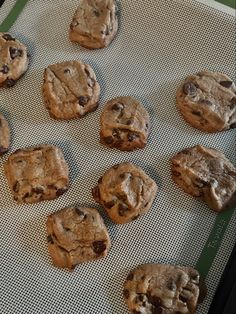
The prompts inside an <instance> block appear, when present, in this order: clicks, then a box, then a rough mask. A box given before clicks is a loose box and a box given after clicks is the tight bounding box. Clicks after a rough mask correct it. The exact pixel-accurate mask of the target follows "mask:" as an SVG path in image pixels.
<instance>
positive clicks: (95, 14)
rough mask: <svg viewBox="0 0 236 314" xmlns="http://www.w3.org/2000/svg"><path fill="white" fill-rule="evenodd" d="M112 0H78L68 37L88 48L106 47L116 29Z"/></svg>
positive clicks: (116, 11)
mask: <svg viewBox="0 0 236 314" xmlns="http://www.w3.org/2000/svg"><path fill="white" fill-rule="evenodd" d="M117 13H118V9H117V6H116V1H114V0H80V1H79V7H78V9H77V10H76V12H75V14H74V17H73V20H72V22H71V24H70V31H69V38H70V40H71V41H72V42H77V43H79V44H80V45H81V46H83V47H85V48H89V49H96V48H103V47H107V46H108V45H109V44H110V43H111V41H112V40H113V38H114V37H115V35H116V33H117V29H118V17H117V15H118V14H117Z"/></svg>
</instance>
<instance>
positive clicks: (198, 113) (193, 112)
mask: <svg viewBox="0 0 236 314" xmlns="http://www.w3.org/2000/svg"><path fill="white" fill-rule="evenodd" d="M192 114H194V115H195V116H198V117H201V112H199V111H194V110H193V111H192Z"/></svg>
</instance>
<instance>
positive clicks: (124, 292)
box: [123, 289, 129, 299]
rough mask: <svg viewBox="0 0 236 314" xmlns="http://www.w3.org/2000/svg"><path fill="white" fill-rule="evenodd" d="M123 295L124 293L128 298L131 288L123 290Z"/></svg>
mask: <svg viewBox="0 0 236 314" xmlns="http://www.w3.org/2000/svg"><path fill="white" fill-rule="evenodd" d="M123 295H124V297H125V298H126V299H128V298H129V290H127V289H125V290H124V291H123Z"/></svg>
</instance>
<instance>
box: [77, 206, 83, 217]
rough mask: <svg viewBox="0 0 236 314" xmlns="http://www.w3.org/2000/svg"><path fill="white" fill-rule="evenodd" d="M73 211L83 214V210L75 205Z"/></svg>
mask: <svg viewBox="0 0 236 314" xmlns="http://www.w3.org/2000/svg"><path fill="white" fill-rule="evenodd" d="M75 212H76V214H77V215H79V216H84V212H83V211H82V210H81V209H80V208H78V207H75Z"/></svg>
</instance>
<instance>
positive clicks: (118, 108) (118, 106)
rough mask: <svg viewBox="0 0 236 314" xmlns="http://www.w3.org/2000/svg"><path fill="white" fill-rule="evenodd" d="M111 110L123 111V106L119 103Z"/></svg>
mask: <svg viewBox="0 0 236 314" xmlns="http://www.w3.org/2000/svg"><path fill="white" fill-rule="evenodd" d="M111 109H112V110H114V111H120V110H123V109H124V105H123V104H121V103H116V104H114V105H113V106H112V107H111Z"/></svg>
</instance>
